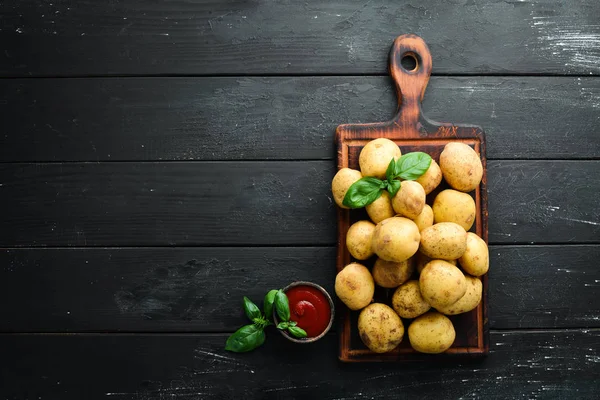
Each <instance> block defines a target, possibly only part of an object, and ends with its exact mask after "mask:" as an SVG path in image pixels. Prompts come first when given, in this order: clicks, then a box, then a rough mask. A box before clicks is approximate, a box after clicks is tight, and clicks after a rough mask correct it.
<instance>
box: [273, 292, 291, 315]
mask: <svg viewBox="0 0 600 400" xmlns="http://www.w3.org/2000/svg"><path fill="white" fill-rule="evenodd" d="M275 311H276V312H277V316H278V317H279V319H280V320H281V321H283V322H287V321H289V320H290V302H289V301H288V298H287V296H286V295H285V293H283V290H281V289H279V290H278V291H277V293H276V294H275Z"/></svg>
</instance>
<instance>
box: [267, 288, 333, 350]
mask: <svg viewBox="0 0 600 400" xmlns="http://www.w3.org/2000/svg"><path fill="white" fill-rule="evenodd" d="M296 286H311V287H313V288H315V289H317V290H319V291H320V292H321V293H323V295H325V298H327V300H328V301H329V307H330V308H331V317H329V324H327V327H326V328H325V330H324V331H323V332H321V333H320V334H319V336H315V337H310V338H302V339H298V338H295V337H293V336H291V335H290V334H289V333H287V332H286V331H282V330H279V329H278V330H279V332H281V334H282V335H283V336H284V337H285V338H286V339H287V340H289V341H291V342H295V343H312V342H316V341H317V340H319V339H321V338H322V337H323V336H325V334H327V332H329V330H330V329H331V326H332V325H333V319H334V317H335V307H334V305H333V300H332V299H331V296H330V295H329V293H327V290H325V289H324V288H323V287H322V286H320V285H317V284H316V283H312V282H305V281H297V282H292V283H290V284H289V285H287V286H286V287H284V288H283V292H284V293H285V292H286V291H288V290H289V289H291V288H293V287H296ZM273 320H274V321H275V325H277V324H278V323H279V319H278V318H277V312H276V311H275V308H273Z"/></svg>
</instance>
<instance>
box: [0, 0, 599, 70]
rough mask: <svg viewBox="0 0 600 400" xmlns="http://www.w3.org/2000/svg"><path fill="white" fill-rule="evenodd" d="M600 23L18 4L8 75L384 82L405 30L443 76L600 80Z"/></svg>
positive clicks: (557, 13) (309, 8)
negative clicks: (365, 77) (366, 78)
mask: <svg viewBox="0 0 600 400" xmlns="http://www.w3.org/2000/svg"><path fill="white" fill-rule="evenodd" d="M598 14H600V4H598V2H597V1H595V0H585V1H579V0H568V1H566V2H565V1H561V0H529V1H495V0H486V1H483V2H482V1H465V0H453V1H447V2H442V3H440V2H439V1H435V0H426V1H423V0H411V1H409V2H402V3H398V2H394V1H392V0H362V1H358V0H353V1H349V2H327V3H323V2H320V1H318V0H310V1H306V2H245V1H241V0H229V1H201V0H188V1H184V0H178V1H156V2H150V3H148V2H145V1H142V0H136V1H128V2H97V1H91V0H80V1H74V0H67V1H54V2H52V3H43V4H39V2H38V1H35V0H9V1H7V2H5V4H4V13H3V26H2V31H1V32H0V40H1V41H2V42H3V43H7V46H6V47H5V51H4V52H0V74H1V75H4V76H7V75H10V76H29V75H35V76H38V75H46V76H48V75H61V76H64V75H70V76H75V75H78V76H81V75H89V74H96V75H105V74H108V75H144V74H252V73H269V74H273V73H276V74H294V73H303V74H330V73H331V72H332V71H335V72H336V73H344V74H375V73H377V74H383V73H385V66H386V58H387V51H388V49H389V46H390V45H391V43H392V41H393V40H394V38H395V37H396V36H398V35H399V34H402V33H415V34H418V35H419V36H421V37H423V38H425V40H427V42H428V43H430V44H431V50H432V53H433V54H434V56H435V58H434V60H433V61H434V65H435V66H436V67H435V71H434V72H435V73H443V74H456V73H458V74H465V73H469V74H473V73H475V74H486V73H500V74H506V73H513V74H515V73H516V74H540V73H542V74H585V75H588V74H599V73H600V63H599V62H598V61H599V60H600V44H599V41H598V38H599V37H600V27H599V25H598V21H597V15H598ZM285 16H287V18H286V17H285ZM248 54H251V55H252V57H248ZM240 60H244V62H240Z"/></svg>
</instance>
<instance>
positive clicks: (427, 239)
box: [419, 222, 467, 260]
mask: <svg viewBox="0 0 600 400" xmlns="http://www.w3.org/2000/svg"><path fill="white" fill-rule="evenodd" d="M466 249H467V231H465V228H463V227H462V226H460V225H458V224H456V223H454V222H440V223H439V224H434V225H433V226H430V227H429V228H425V229H423V231H422V232H421V247H420V248H419V250H420V251H421V252H422V253H423V254H425V255H426V256H428V257H431V258H433V259H440V260H456V259H457V258H459V257H460V256H462V255H463V254H464V253H465V250H466Z"/></svg>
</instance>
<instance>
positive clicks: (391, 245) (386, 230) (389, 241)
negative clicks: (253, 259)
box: [371, 217, 421, 262]
mask: <svg viewBox="0 0 600 400" xmlns="http://www.w3.org/2000/svg"><path fill="white" fill-rule="evenodd" d="M420 240H421V235H420V234H419V228H417V225H416V224H415V223H414V222H412V221H411V220H410V219H407V218H402V217H392V218H388V219H384V220H383V221H381V222H380V223H378V224H377V226H376V227H375V233H374V234H373V241H372V244H371V245H372V249H373V251H374V252H375V254H377V256H379V258H383V259H384V260H386V261H395V262H401V261H404V260H408V259H409V258H411V257H412V256H413V255H414V254H415V253H416V252H417V250H418V248H419V241H420Z"/></svg>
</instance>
